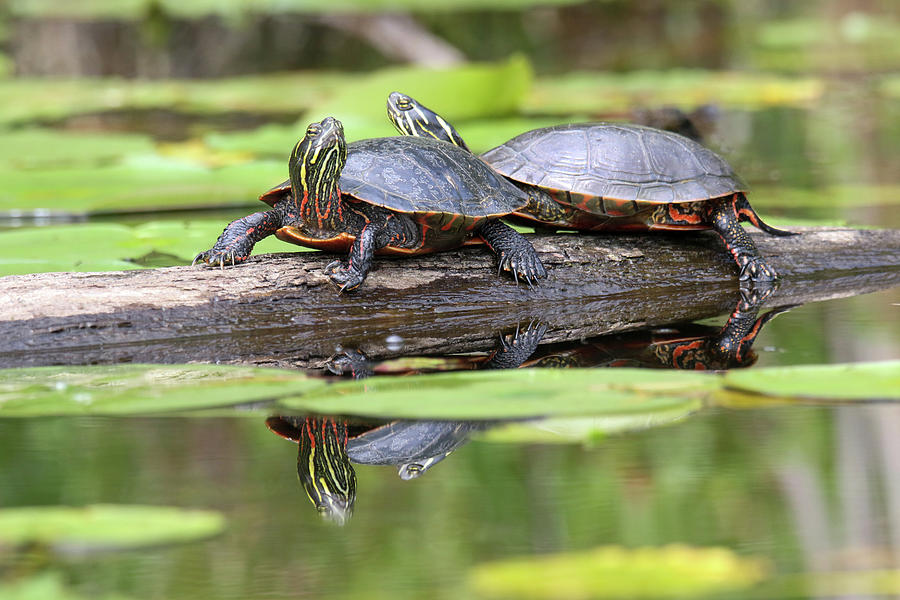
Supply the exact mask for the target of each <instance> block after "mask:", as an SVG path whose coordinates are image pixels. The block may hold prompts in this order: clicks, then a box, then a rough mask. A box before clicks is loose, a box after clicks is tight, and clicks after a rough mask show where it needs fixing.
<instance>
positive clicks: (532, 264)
mask: <svg viewBox="0 0 900 600" xmlns="http://www.w3.org/2000/svg"><path fill="white" fill-rule="evenodd" d="M478 235H479V236H481V238H482V239H483V240H484V241H485V243H486V244H487V245H488V247H489V248H490V249H491V250H493V252H494V253H495V254H496V255H497V256H498V257H499V259H500V264H499V270H500V271H509V272H510V273H511V274H512V276H513V279H514V280H515V281H516V283H518V282H519V278H520V277H521V278H522V279H524V280H525V282H526V283H527V284H528V285H532V284H534V283H536V282H537V280H538V279H541V278H542V277H546V276H547V271H546V270H545V269H544V265H543V264H541V259H540V257H539V256H538V254H537V251H535V249H534V246H532V245H531V243H530V242H529V241H528V240H526V239H525V237H524V236H523V235H522V234H521V233H519V232H518V231H516V230H515V229H513V228H512V227H510V226H509V225H507V224H505V223H502V222H500V221H499V220H498V219H489V220H488V221H487V222H486V223H485V224H484V225H482V226H481V227H480V228H479V229H478Z"/></svg>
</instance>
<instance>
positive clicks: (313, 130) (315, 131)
mask: <svg viewBox="0 0 900 600" xmlns="http://www.w3.org/2000/svg"><path fill="white" fill-rule="evenodd" d="M321 130H322V128H321V127H319V126H318V125H310V126H309V127H307V128H306V135H307V136H310V137H311V136H315V135H319V132H320V131H321Z"/></svg>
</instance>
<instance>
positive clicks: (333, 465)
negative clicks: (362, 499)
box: [266, 416, 356, 525]
mask: <svg viewBox="0 0 900 600" xmlns="http://www.w3.org/2000/svg"><path fill="white" fill-rule="evenodd" d="M266 427H268V428H269V430H271V431H272V432H273V433H275V434H277V435H279V436H281V437H283V438H284V439H286V440H290V441H292V442H294V443H296V444H297V445H298V446H299V452H298V453H297V475H298V476H299V478H300V483H301V484H302V485H303V489H304V490H305V491H306V495H307V496H308V497H309V500H310V502H312V503H313V505H314V506H315V507H316V510H317V511H318V512H319V514H320V515H322V517H323V518H325V519H328V520H330V521H333V522H335V523H337V524H338V525H343V524H345V523H346V522H347V521H348V520H349V519H350V516H351V515H352V514H353V502H354V501H355V500H356V473H355V472H354V471H353V467H352V466H351V465H350V458H349V457H348V456H347V440H348V432H347V423H346V422H345V421H342V420H338V419H331V418H322V417H287V416H278V417H269V418H268V419H266Z"/></svg>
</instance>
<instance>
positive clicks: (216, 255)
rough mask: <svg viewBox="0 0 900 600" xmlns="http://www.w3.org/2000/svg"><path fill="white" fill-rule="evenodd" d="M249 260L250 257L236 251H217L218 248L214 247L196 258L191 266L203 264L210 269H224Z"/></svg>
mask: <svg viewBox="0 0 900 600" xmlns="http://www.w3.org/2000/svg"><path fill="white" fill-rule="evenodd" d="M247 258H248V256H245V255H242V254H237V253H235V252H234V250H216V248H215V247H213V248H211V249H210V250H204V251H203V252H201V253H200V254H198V255H197V256H195V257H194V260H193V261H191V266H194V265H196V264H197V263H200V262H202V263H204V264H206V265H207V266H210V267H219V268H220V269H224V268H225V267H226V266H228V265H231V266H236V265H237V264H238V263H240V262H244V261H245V260H247Z"/></svg>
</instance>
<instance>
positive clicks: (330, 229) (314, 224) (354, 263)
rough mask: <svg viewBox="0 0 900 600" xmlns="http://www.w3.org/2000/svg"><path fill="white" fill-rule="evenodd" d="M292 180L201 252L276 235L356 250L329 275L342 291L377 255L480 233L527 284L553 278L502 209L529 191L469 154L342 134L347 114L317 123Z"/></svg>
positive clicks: (246, 249) (227, 250) (231, 255)
mask: <svg viewBox="0 0 900 600" xmlns="http://www.w3.org/2000/svg"><path fill="white" fill-rule="evenodd" d="M288 171H289V174H290V179H289V180H288V181H287V182H285V183H284V184H282V185H280V186H276V187H275V188H273V189H272V190H269V191H268V192H266V193H265V194H263V195H262V196H261V197H260V199H261V200H263V201H264V202H266V203H268V204H269V205H270V206H272V209H271V210H268V211H265V212H259V213H255V214H252V215H249V216H247V217H243V218H241V219H237V220H236V221H233V222H231V223H230V224H229V225H228V226H227V227H226V228H225V231H223V232H222V235H220V236H219V239H218V240H217V241H216V244H215V245H214V246H213V247H212V248H211V249H210V250H206V251H204V252H201V253H199V254H198V255H197V256H196V258H195V259H194V263H196V262H197V261H203V262H205V263H206V264H208V265H212V266H223V267H224V265H225V264H227V263H231V264H236V263H238V262H241V261H244V260H246V259H247V257H249V255H250V251H251V250H252V249H253V245H254V244H255V243H256V242H258V241H259V240H261V239H262V238H264V237H266V236H269V235H272V234H275V235H276V236H277V237H278V238H279V239H281V240H284V241H287V242H292V243H295V244H300V245H302V246H309V247H311V248H318V249H322V250H331V251H346V250H348V249H349V250H350V255H349V258H348V260H347V261H346V262H343V261H339V260H338V261H334V262H332V263H330V264H329V265H328V266H327V267H326V268H325V271H326V274H327V275H328V277H329V278H330V279H331V280H332V281H333V282H334V283H336V284H337V285H338V286H339V288H340V290H341V291H350V290H354V289H356V288H357V287H358V286H359V285H360V284H361V283H362V282H363V280H364V279H365V278H366V274H367V273H368V272H369V269H370V268H371V265H372V257H373V255H374V254H375V253H380V254H398V255H412V254H423V253H427V252H435V251H438V250H446V249H450V248H457V247H459V246H462V245H463V244H465V243H467V242H469V241H470V239H471V238H472V237H473V236H478V237H480V238H481V239H482V240H484V242H486V243H487V245H488V246H489V247H490V248H491V250H493V251H494V252H495V253H497V255H498V256H499V259H500V269H501V270H507V271H511V272H512V275H513V277H514V278H515V279H516V281H518V279H519V278H520V277H521V278H522V279H524V280H525V281H526V282H527V283H528V284H529V285H530V284H532V283H533V282H534V281H536V280H537V279H538V278H540V277H544V276H546V272H545V271H544V267H543V265H541V261H540V259H539V258H538V256H537V253H536V252H535V250H534V248H533V247H532V246H531V244H530V243H529V242H528V241H527V240H526V239H525V238H524V237H523V236H522V235H521V234H519V233H518V232H516V231H515V230H514V229H512V228H511V227H509V226H508V225H505V224H504V223H502V222H501V221H500V220H499V219H498V217H501V216H504V215H507V214H509V213H511V212H512V211H514V210H518V209H520V208H522V207H523V206H525V204H526V203H527V197H526V196H525V194H523V193H522V192H521V191H520V190H518V189H517V188H516V187H515V186H513V185H510V184H509V182H508V181H506V180H504V179H503V178H501V177H498V176H497V175H496V173H494V172H493V171H492V170H490V169H489V168H487V167H486V166H485V165H484V163H482V162H481V161H479V160H477V159H475V158H474V157H473V156H472V155H471V154H470V153H468V152H465V151H462V150H460V149H459V148H456V147H454V146H453V145H451V144H445V143H443V142H439V141H435V140H426V139H418V138H410V137H391V138H374V139H367V140H360V141H357V142H353V143H352V144H350V145H349V146H348V145H347V143H346V142H345V140H344V130H343V127H342V126H341V122H340V121H338V120H337V119H334V118H332V117H327V118H325V119H324V120H322V121H321V122H319V123H312V124H310V125H309V127H308V128H307V130H306V135H305V136H304V137H303V139H301V140H300V141H299V142H297V145H296V146H294V150H293V152H292V153H291V158H290V161H289V162H288Z"/></svg>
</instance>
